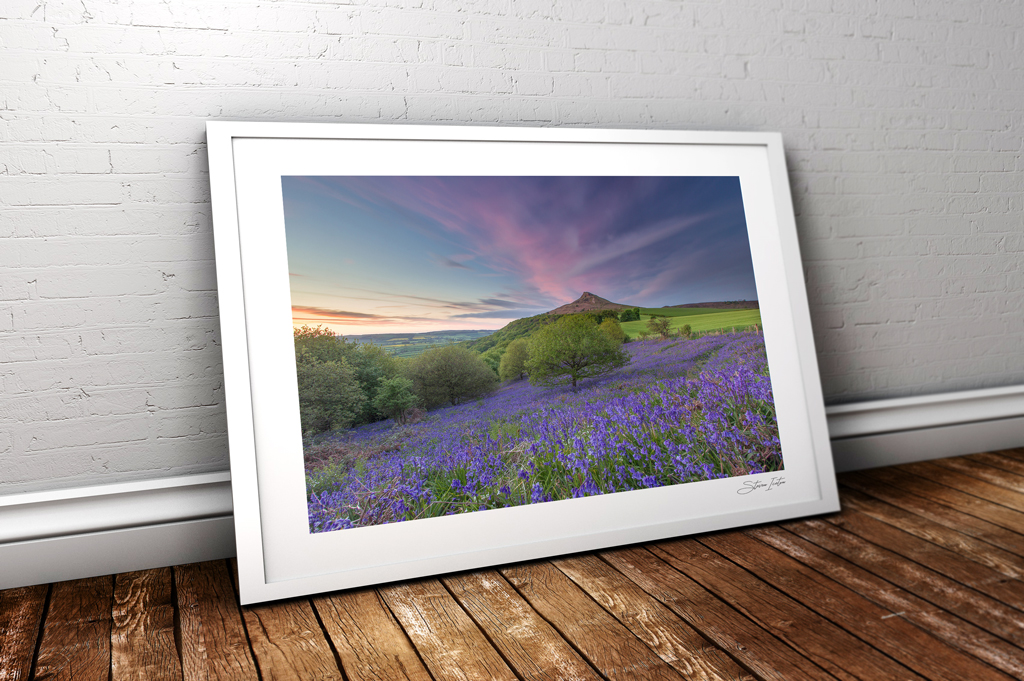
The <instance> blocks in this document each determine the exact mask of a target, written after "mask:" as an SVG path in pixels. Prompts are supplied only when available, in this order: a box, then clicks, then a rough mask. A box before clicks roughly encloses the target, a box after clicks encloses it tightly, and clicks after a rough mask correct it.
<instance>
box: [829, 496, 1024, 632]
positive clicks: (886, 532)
mask: <svg viewBox="0 0 1024 681" xmlns="http://www.w3.org/2000/svg"><path fill="white" fill-rule="evenodd" d="M827 520H828V522H830V523H832V524H834V525H836V526H837V527H841V528H843V529H844V530H846V531H847V532H852V533H853V534H856V535H857V536H859V537H861V538H863V539H866V540H868V541H869V542H871V543H873V544H876V545H878V546H884V547H886V548H888V549H889V550H891V551H893V552H895V553H898V554H900V555H901V556H904V557H905V558H909V559H910V560H912V561H914V562H916V563H920V564H921V565H924V566H925V567H928V568H931V569H932V570H934V571H935V572H938V573H939V574H941V575H945V576H946V577H949V578H950V579H952V580H954V581H955V582H958V583H960V584H963V585H966V586H969V587H971V588H973V589H976V590H978V591H980V592H981V593H983V594H987V595H989V596H991V597H992V598H995V599H996V600H999V601H1001V602H1003V603H1006V604H1007V605H1011V606H1013V607H1015V608H1017V609H1018V610H1024V582H1022V581H1020V580H1017V579H1014V578H1012V577H1007V576H1006V575H1004V574H1002V573H1000V572H997V571H996V570H993V569H992V568H990V567H986V566H985V565H981V564H980V563H976V562H974V561H973V560H970V559H968V558H964V557H963V556H961V555H959V554H957V553H955V552H953V551H950V550H949V549H947V548H944V547H942V546H938V545H937V544H933V543H932V542H930V541H927V540H924V539H921V538H919V537H915V536H914V535H912V534H910V533H908V532H904V531H903V530H901V529H898V528H896V527H893V526H892V525H888V524H886V523H883V522H881V521H878V520H875V519H874V518H872V517H871V516H868V515H865V514H863V513H860V512H859V511H855V510H852V509H847V510H844V511H843V513H841V514H839V515H835V516H831V517H829V518H828V519H827ZM1022 617H1024V615H1022Z"/></svg>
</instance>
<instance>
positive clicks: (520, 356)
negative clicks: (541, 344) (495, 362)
mask: <svg viewBox="0 0 1024 681" xmlns="http://www.w3.org/2000/svg"><path fill="white" fill-rule="evenodd" d="M529 347H530V343H529V341H528V340H526V339H525V338H517V339H515V340H514V341H512V342H511V343H509V344H508V347H507V348H505V354H504V355H502V356H501V366H500V367H499V368H498V376H499V377H500V378H501V380H503V381H507V380H509V379H513V378H522V377H523V374H525V373H526V360H527V359H528V358H529Z"/></svg>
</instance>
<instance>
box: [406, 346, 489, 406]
mask: <svg viewBox="0 0 1024 681" xmlns="http://www.w3.org/2000/svg"><path fill="white" fill-rule="evenodd" d="M407 375H408V378H409V379H410V380H412V383H413V390H415V392H416V394H417V395H419V397H420V399H421V400H422V401H423V405H424V406H425V407H427V408H430V407H437V406H440V405H442V404H446V403H451V404H461V403H462V402H465V401H466V400H471V399H473V398H475V397H480V396H481V395H484V394H486V393H489V392H490V391H492V390H494V389H495V388H496V387H497V385H498V377H497V376H495V375H494V371H492V370H491V368H490V367H489V366H487V363H486V362H484V360H482V359H481V358H480V355H478V354H476V353H475V352H473V351H472V350H469V349H467V348H463V347H460V346H458V345H445V346H442V347H439V348H431V349H430V350H427V351H426V352H424V353H423V354H421V355H418V356H416V357H414V358H413V359H412V361H411V362H409V365H408V369H407Z"/></svg>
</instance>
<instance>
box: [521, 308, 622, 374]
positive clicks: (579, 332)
mask: <svg viewBox="0 0 1024 681" xmlns="http://www.w3.org/2000/svg"><path fill="white" fill-rule="evenodd" d="M529 354H530V358H529V359H528V360H527V362H526V372H527V373H528V374H529V375H530V383H533V384H535V385H544V386H556V385H572V387H574V388H575V387H576V383H577V382H578V381H580V380H582V379H584V378H591V377H593V376H600V375H601V374H605V373H608V372H609V371H613V370H615V369H617V368H619V367H621V366H625V365H626V364H627V363H628V362H629V355H628V354H627V353H626V352H625V351H624V350H623V349H622V347H621V344H620V343H618V342H616V341H615V340H614V339H613V338H612V337H611V336H609V335H608V334H606V333H605V332H604V331H601V329H600V328H599V327H598V326H597V324H595V323H594V322H593V320H591V319H587V318H586V317H585V316H583V315H565V316H564V317H562V318H561V319H559V320H558V321H557V322H555V323H554V324H551V325H549V326H546V327H544V328H543V329H541V330H540V331H538V332H536V333H535V334H533V336H532V337H531V338H530V347H529Z"/></svg>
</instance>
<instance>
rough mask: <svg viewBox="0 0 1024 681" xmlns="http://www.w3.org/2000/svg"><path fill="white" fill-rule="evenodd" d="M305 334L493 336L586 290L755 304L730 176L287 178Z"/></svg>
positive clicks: (643, 299)
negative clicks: (480, 332)
mask: <svg viewBox="0 0 1024 681" xmlns="http://www.w3.org/2000/svg"><path fill="white" fill-rule="evenodd" d="M282 188H283V192H284V211H285V231H286V235H287V243H288V264H289V271H290V274H291V294H292V313H293V314H292V316H293V321H294V323H295V324H296V325H297V326H301V325H302V324H310V325H313V326H315V325H317V324H322V325H324V326H326V327H329V328H331V329H332V330H334V332H335V333H339V334H346V335H349V334H351V335H355V334H365V333H392V332H393V333H398V332H423V331H439V330H448V329H497V328H500V327H502V326H504V325H505V324H507V323H508V322H509V321H511V320H512V319H518V318H520V317H527V316H530V315H535V314H539V313H541V312H546V311H548V310H551V309H554V308H555V307H558V306H559V305H562V304H564V303H568V302H570V301H573V300H575V299H576V298H578V297H579V296H580V295H581V294H582V293H583V292H584V291H590V292H592V293H595V294H597V295H599V296H601V297H603V298H607V299H608V300H611V301H613V302H616V303H624V304H628V305H636V306H639V307H661V306H663V305H676V304H683V303H700V302H707V301H720V300H756V299H757V292H756V290H755V286H754V275H753V268H752V265H751V260H750V248H749V245H748V241H747V232H746V221H745V218H744V214H743V205H742V200H741V195H740V186H739V179H738V178H736V177H284V178H282Z"/></svg>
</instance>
